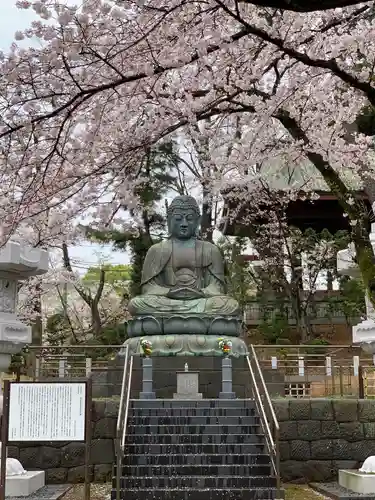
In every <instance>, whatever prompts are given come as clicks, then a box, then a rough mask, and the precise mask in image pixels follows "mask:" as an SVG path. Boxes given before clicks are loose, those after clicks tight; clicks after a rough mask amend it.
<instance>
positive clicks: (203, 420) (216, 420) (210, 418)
mask: <svg viewBox="0 0 375 500" xmlns="http://www.w3.org/2000/svg"><path fill="white" fill-rule="evenodd" d="M259 423H260V418H259V417H258V416H248V415H236V416H227V415H204V416H203V415H173V416H170V415H167V416H164V415H163V416H159V415H157V416H156V415H154V416H143V415H142V416H131V417H130V418H128V425H130V426H134V425H158V426H159V425H179V426H180V425H198V426H200V425H259Z"/></svg>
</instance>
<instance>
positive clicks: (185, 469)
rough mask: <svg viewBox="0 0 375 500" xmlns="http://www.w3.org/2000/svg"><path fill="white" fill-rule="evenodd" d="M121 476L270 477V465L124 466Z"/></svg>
mask: <svg viewBox="0 0 375 500" xmlns="http://www.w3.org/2000/svg"><path fill="white" fill-rule="evenodd" d="M121 475H122V476H132V477H139V478H140V477H158V476H167V477H172V476H218V477H225V476H243V477H247V476H267V477H268V476H270V475H271V465H270V464H268V465H228V464H226V465H176V464H173V465H138V466H134V465H124V466H123V467H122V474H121Z"/></svg>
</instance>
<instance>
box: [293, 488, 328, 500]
mask: <svg viewBox="0 0 375 500" xmlns="http://www.w3.org/2000/svg"><path fill="white" fill-rule="evenodd" d="M284 487H285V500H329V499H328V498H327V497H325V496H324V495H321V494H320V493H317V492H316V491H314V490H312V489H311V488H309V487H308V486H300V485H295V484H287V485H285V486H284Z"/></svg>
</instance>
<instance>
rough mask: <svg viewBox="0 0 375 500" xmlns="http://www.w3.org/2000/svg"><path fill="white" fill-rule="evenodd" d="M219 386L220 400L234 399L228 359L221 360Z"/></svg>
mask: <svg viewBox="0 0 375 500" xmlns="http://www.w3.org/2000/svg"><path fill="white" fill-rule="evenodd" d="M221 386H222V389H221V393H220V394H219V398H220V399H234V398H235V397H236V395H235V393H234V392H233V391H232V360H231V358H229V357H225V358H222V360H221Z"/></svg>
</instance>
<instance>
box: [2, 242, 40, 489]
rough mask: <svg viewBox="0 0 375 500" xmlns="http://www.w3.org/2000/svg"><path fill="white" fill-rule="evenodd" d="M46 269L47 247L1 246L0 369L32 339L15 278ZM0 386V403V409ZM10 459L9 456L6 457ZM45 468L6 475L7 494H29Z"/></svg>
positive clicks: (4, 369) (32, 274)
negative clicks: (20, 307) (21, 311)
mask: <svg viewBox="0 0 375 500" xmlns="http://www.w3.org/2000/svg"><path fill="white" fill-rule="evenodd" d="M47 271H48V252H47V251H46V250H42V249H38V248H32V247H26V246H22V245H20V244H19V243H16V242H13V241H10V242H8V243H7V244H6V245H5V246H4V247H3V248H1V249H0V372H5V371H7V370H8V368H9V365H10V361H11V356H12V355H13V354H17V353H19V352H20V351H21V350H22V348H23V347H24V346H25V345H27V344H30V343H31V340H32V334H31V327H30V326H28V325H25V324H24V323H22V322H21V321H20V320H19V319H18V318H17V315H16V307H17V291H18V282H19V281H21V280H24V279H27V278H29V277H31V276H36V275H39V274H44V273H46V272H47ZM2 400H3V396H2V394H1V388H0V406H1V413H2ZM9 460H11V459H9ZM44 476H45V474H44V471H33V472H26V473H25V474H22V475H14V476H7V477H6V481H5V495H6V496H7V497H21V496H28V495H30V494H32V493H34V492H35V491H37V490H38V489H40V488H42V487H43V486H44Z"/></svg>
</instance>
